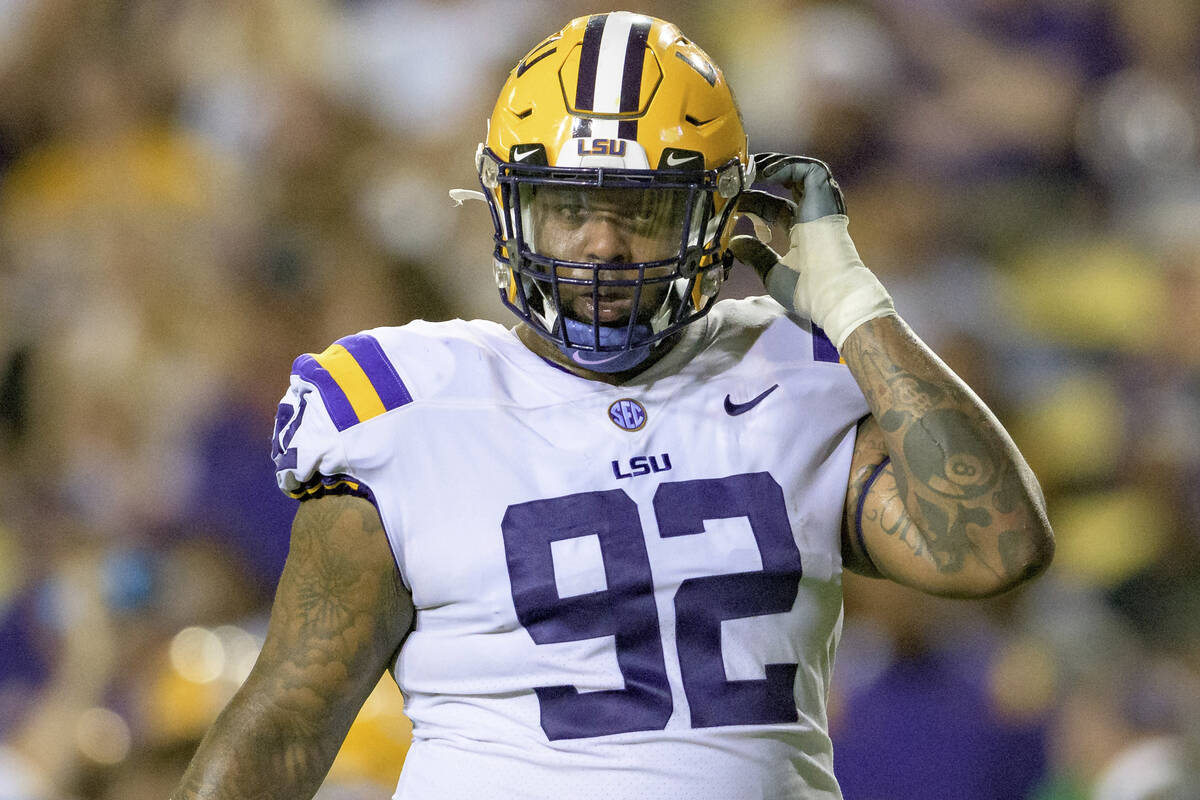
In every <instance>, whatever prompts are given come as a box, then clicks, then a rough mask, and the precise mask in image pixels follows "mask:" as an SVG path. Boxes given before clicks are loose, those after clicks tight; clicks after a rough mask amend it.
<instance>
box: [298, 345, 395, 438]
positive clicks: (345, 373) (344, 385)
mask: <svg viewBox="0 0 1200 800" xmlns="http://www.w3.org/2000/svg"><path fill="white" fill-rule="evenodd" d="M314 358H315V359H316V360H317V363H318V364H320V365H321V366H322V367H324V368H325V370H326V371H327V372H328V373H329V376H330V377H331V378H333V380H334V381H335V382H336V383H337V385H338V387H339V388H341V390H342V392H344V393H345V395H346V399H347V400H349V401H350V407H351V408H353V409H354V413H355V415H356V416H357V417H358V421H359V422H366V421H367V420H369V419H371V418H372V417H377V416H379V415H380V414H382V413H383V412H384V411H386V410H387V409H385V408H384V407H383V401H382V400H381V399H380V398H379V392H377V391H375V387H374V386H372V385H371V379H370V378H368V377H367V373H365V372H363V368H362V367H361V366H359V364H358V362H357V361H355V360H354V356H353V355H351V354H350V351H349V350H347V349H346V348H345V347H343V346H342V345H340V344H331V345H330V346H329V347H327V348H326V349H325V351H324V352H322V353H320V354H319V355H316V356H314Z"/></svg>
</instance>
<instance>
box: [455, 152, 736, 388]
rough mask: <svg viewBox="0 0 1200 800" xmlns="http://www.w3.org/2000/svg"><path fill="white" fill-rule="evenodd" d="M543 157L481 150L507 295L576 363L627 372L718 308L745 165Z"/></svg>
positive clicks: (501, 281)
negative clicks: (577, 163)
mask: <svg viewBox="0 0 1200 800" xmlns="http://www.w3.org/2000/svg"><path fill="white" fill-rule="evenodd" d="M620 144H621V145H622V146H623V147H629V148H631V149H632V148H637V149H639V150H640V147H639V145H638V144H637V143H636V142H627V143H625V142H621V143H620ZM515 149H516V148H514V150H515ZM535 155H540V154H538V153H536V152H535ZM539 160H540V161H541V162H542V163H540V164H539V163H536V162H537V161H539ZM544 161H545V158H544V155H543V156H542V158H541V159H538V158H529V157H524V158H523V159H522V160H520V161H517V160H510V161H503V160H501V159H500V158H498V157H497V156H496V154H494V153H493V152H492V151H491V150H490V149H488V148H487V147H484V146H481V148H480V150H479V153H478V155H477V166H478V169H479V177H480V182H481V184H482V186H483V189H484V196H485V197H486V198H487V199H488V202H489V205H490V207H491V211H492V217H493V222H494V223H495V230H496V236H495V241H496V246H495V269H496V278H497V284H498V286H499V288H500V290H501V292H500V294H501V299H502V301H503V302H504V304H505V305H507V306H508V307H509V308H510V309H512V311H513V312H514V313H516V314H517V316H518V317H520V318H521V319H522V320H524V321H525V322H526V323H527V324H528V325H529V326H530V327H532V328H533V330H534V331H536V332H537V333H538V334H540V335H541V336H543V337H544V338H546V339H548V340H550V341H551V342H553V343H554V344H555V345H557V346H558V347H559V349H560V350H562V352H563V353H564V354H566V355H567V356H568V358H571V360H572V361H574V362H575V363H578V364H580V365H581V366H585V367H587V368H588V369H591V370H595V371H599V372H621V371H624V370H626V369H630V368H632V367H634V366H636V365H637V364H638V363H641V362H642V361H643V360H645V359H646V358H647V357H648V356H649V354H650V352H651V351H652V349H653V347H654V346H655V345H657V344H658V343H660V342H662V341H663V340H664V339H667V338H669V337H671V336H672V335H673V334H675V333H676V332H678V331H679V330H681V329H682V328H683V327H685V326H686V325H688V324H690V323H691V322H694V321H695V320H696V319H698V318H700V317H701V316H703V315H704V314H706V313H707V312H708V310H709V308H711V306H712V304H713V302H715V300H716V296H717V292H718V291H719V289H720V287H721V284H722V283H723V282H724V280H725V278H726V276H727V274H728V270H729V267H730V265H731V264H732V256H731V255H729V254H728V252H727V251H725V250H724V249H723V248H722V241H723V240H724V239H725V238H727V237H725V236H723V235H722V234H724V233H725V232H726V230H727V227H728V225H729V223H730V217H731V216H732V212H733V208H734V205H735V203H734V202H731V201H732V200H734V199H735V198H736V196H737V194H739V193H740V191H741V190H742V188H743V187H744V185H746V184H747V183H748V181H746V176H745V175H744V174H743V170H742V168H741V166H740V163H739V161H737V160H736V159H735V160H732V161H730V162H729V163H728V164H726V165H724V166H723V167H721V168H720V169H712V170H681V169H659V170H649V169H628V168H613V167H595V168H587V167H551V166H547V165H545V163H544ZM529 162H535V163H529ZM714 211H715V213H714Z"/></svg>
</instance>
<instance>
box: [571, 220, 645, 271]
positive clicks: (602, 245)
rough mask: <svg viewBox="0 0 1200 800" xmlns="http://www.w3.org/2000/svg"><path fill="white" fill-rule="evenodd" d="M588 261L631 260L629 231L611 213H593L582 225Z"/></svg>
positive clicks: (621, 261) (615, 261) (618, 261)
mask: <svg viewBox="0 0 1200 800" xmlns="http://www.w3.org/2000/svg"><path fill="white" fill-rule="evenodd" d="M582 233H583V244H584V252H585V255H586V257H587V260H588V261H601V262H607V263H618V264H619V263H625V262H629V261H632V260H633V254H632V252H631V250H630V242H629V233H628V231H626V230H625V228H624V227H623V226H622V225H621V224H620V222H619V220H617V219H615V218H614V217H613V215H611V214H593V215H592V216H591V217H589V219H588V221H587V222H586V223H584V226H583V231H582Z"/></svg>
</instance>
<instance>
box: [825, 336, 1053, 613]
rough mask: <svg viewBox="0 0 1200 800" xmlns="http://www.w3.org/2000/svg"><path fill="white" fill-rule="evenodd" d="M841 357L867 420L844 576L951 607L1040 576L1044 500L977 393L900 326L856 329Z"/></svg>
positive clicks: (1046, 530) (850, 499) (854, 476)
mask: <svg viewBox="0 0 1200 800" xmlns="http://www.w3.org/2000/svg"><path fill="white" fill-rule="evenodd" d="M842 356H843V358H844V359H845V361H846V364H847V366H849V367H850V371H851V372H852V373H853V375H854V377H855V379H856V380H857V381H858V383H859V386H860V387H861V388H862V390H863V394H864V395H865V397H866V399H867V403H868V405H869V406H870V409H871V416H869V417H867V418H866V419H865V420H864V421H863V422H862V423H860V425H859V431H858V438H857V440H856V443H855V451H854V457H853V462H852V467H851V480H850V485H849V490H848V493H847V498H846V515H845V533H846V539H847V545H848V548H849V549H848V550H847V551H846V552H847V554H848V555H847V558H846V565H847V566H848V567H849V568H851V569H854V570H856V571H858V572H862V573H864V574H878V575H881V576H883V577H887V578H891V579H892V580H894V581H896V582H898V583H902V584H905V585H907V586H912V587H914V588H916V589H920V590H922V591H925V592H930V593H933V594H940V595H947V596H954V597H982V596H987V595H992V594H996V593H998V592H1002V591H1005V590H1007V589H1010V588H1012V587H1013V586H1015V585H1017V584H1019V583H1021V582H1023V581H1025V580H1028V579H1029V578H1032V577H1033V576H1035V575H1037V574H1038V573H1040V572H1041V571H1042V570H1044V569H1045V568H1046V566H1047V565H1048V564H1049V563H1050V559H1051V557H1052V555H1053V552H1054V538H1053V534H1052V533H1051V530H1050V525H1049V522H1048V521H1047V519H1046V511H1045V505H1044V501H1043V499H1042V495H1041V490H1040V488H1039V487H1038V484H1037V481H1036V480H1035V478H1034V476H1033V473H1032V472H1031V471H1030V469H1029V467H1028V466H1027V465H1026V463H1025V460H1024V459H1023V458H1022V457H1021V454H1020V453H1019V452H1018V451H1017V448H1016V446H1015V445H1014V444H1013V442H1012V440H1011V439H1010V438H1009V436H1008V434H1007V433H1006V432H1005V430H1004V429H1003V428H1002V427H1001V425H1000V423H999V422H998V421H997V420H996V418H995V417H994V416H993V415H992V413H991V412H990V411H989V410H988V409H987V408H986V407H985V406H984V404H983V403H982V402H981V401H980V400H979V398H978V397H976V396H975V394H974V392H972V391H971V390H970V389H969V388H968V387H967V385H966V384H965V383H963V382H962V381H961V380H960V379H959V378H958V377H957V376H956V375H955V374H954V373H953V372H951V371H950V369H949V368H948V367H946V365H945V364H943V363H942V362H941V361H940V360H939V359H938V358H937V356H935V355H934V354H933V353H932V352H931V351H930V350H929V349H928V348H927V347H926V346H925V345H924V344H923V343H922V342H921V341H920V339H918V338H917V336H916V335H915V334H913V332H912V331H911V330H910V329H909V328H908V326H907V325H905V324H904V323H903V321H901V320H900V318H899V317H897V316H894V315H887V316H883V317H879V318H877V319H872V320H870V321H868V322H865V323H863V324H862V325H860V326H858V327H857V328H855V329H854V331H853V332H852V333H851V334H850V335H849V336H848V337H847V339H846V340H845V342H844V344H843V346H842Z"/></svg>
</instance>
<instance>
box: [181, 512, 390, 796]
mask: <svg viewBox="0 0 1200 800" xmlns="http://www.w3.org/2000/svg"><path fill="white" fill-rule="evenodd" d="M412 615H413V608H412V600H411V598H410V597H409V594H408V591H407V590H406V589H405V588H404V585H403V584H402V583H401V581H400V575H399V571H398V570H397V569H396V564H395V561H394V560H393V557H392V554H391V551H390V549H389V547H388V543H387V539H386V537H385V535H384V532H383V527H382V525H381V523H380V521H379V516H378V514H377V513H376V511H375V507H374V506H372V505H371V504H370V503H369V502H367V501H366V500H363V499H360V498H357V497H349V496H329V497H323V498H320V499H317V500H307V501H305V502H303V503H301V504H300V509H299V511H297V513H296V519H295V522H294V523H293V525H292V543H291V549H290V551H289V553H288V558H287V564H286V566H285V567H284V570H283V575H282V577H281V578H280V581H279V588H278V590H277V592H276V595H275V605H274V608H273V609H272V612H271V623H270V626H269V628H268V631H267V638H266V642H265V643H264V645H263V650H262V653H261V655H259V658H258V662H257V663H256V664H255V665H254V669H253V671H252V672H251V673H250V676H249V677H248V678H247V679H246V682H245V684H244V685H243V686H242V688H241V689H240V690H239V691H238V693H237V694H236V695H235V696H234V698H233V700H231V701H230V703H229V705H228V707H226V709H225V710H224V711H223V712H222V713H221V715H220V716H219V717H218V718H217V721H216V722H215V723H214V724H213V726H212V728H211V729H210V730H209V732H208V734H207V735H206V736H205V737H204V740H203V741H202V742H201V743H200V747H199V749H198V750H197V751H196V755H195V757H194V758H193V759H192V763H191V765H190V766H189V767H188V769H187V772H186V773H185V774H184V776H183V780H182V782H181V783H180V785H179V788H178V789H177V790H176V791H175V793H174V794H173V795H172V796H171V797H172V800H200V799H201V798H211V799H212V800H216V798H220V800H267V799H268V798H280V799H282V798H288V800H293V799H294V798H310V797H312V796H313V794H314V793H315V792H316V791H317V789H318V788H319V787H320V785H321V782H322V780H324V778H325V773H326V772H328V770H329V767H330V765H331V764H332V763H333V759H334V756H336V755H337V752H338V749H339V747H340V746H341V743H342V739H343V738H344V737H345V735H346V731H347V730H349V728H350V723H351V722H353V721H354V717H355V715H356V714H357V713H358V709H359V707H360V706H361V705H362V703H363V701H364V700H365V699H366V698H367V695H368V694H370V692H371V690H372V689H373V688H374V687H375V684H376V683H377V682H378V680H379V677H380V675H381V674H382V673H383V670H384V669H385V668H386V667H387V665H388V663H389V661H391V659H392V658H393V657H394V655H395V653H396V651H397V649H398V648H399V646H400V643H401V641H402V640H403V638H404V636H405V635H406V634H407V632H408V629H409V625H410V624H411V622H412Z"/></svg>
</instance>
